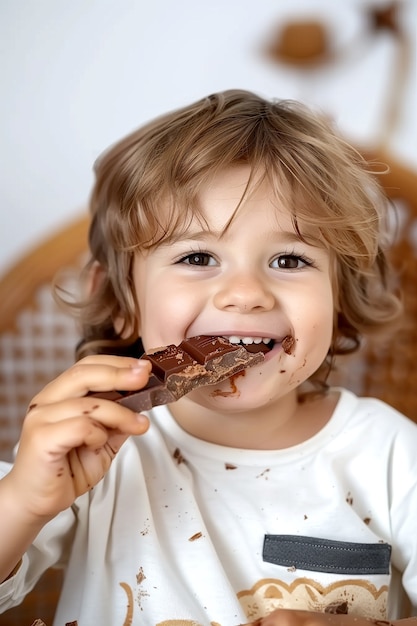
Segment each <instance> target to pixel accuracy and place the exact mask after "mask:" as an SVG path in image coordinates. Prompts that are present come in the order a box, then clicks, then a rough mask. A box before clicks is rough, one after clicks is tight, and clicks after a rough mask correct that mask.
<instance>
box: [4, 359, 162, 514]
mask: <svg viewBox="0 0 417 626" xmlns="http://www.w3.org/2000/svg"><path fill="white" fill-rule="evenodd" d="M150 369H151V366H150V363H149V362H148V361H146V360H137V359H132V358H127V357H115V356H104V355H100V356H90V357H86V358H85V359H82V360H81V361H79V362H78V363H76V364H75V365H73V367H71V368H70V369H69V370H67V371H66V372H64V373H63V374H61V375H60V376H59V377H58V378H56V379H55V380H54V381H52V382H51V383H49V385H47V386H46V387H45V388H44V389H43V390H42V391H41V392H40V393H39V394H38V395H37V396H35V398H34V399H33V401H32V403H31V405H30V407H29V410H28V414H27V416H26V418H25V421H24V423H23V429H22V434H21V439H20V443H19V448H18V452H17V456H16V461H15V464H14V467H13V469H12V470H11V472H10V474H9V475H8V476H7V477H6V478H5V479H4V480H6V481H8V482H9V490H10V489H12V493H13V499H14V501H15V503H16V505H17V506H19V507H21V508H20V510H21V512H22V514H23V515H25V517H26V519H29V520H30V519H32V520H36V519H38V520H40V519H46V520H47V519H50V518H52V517H54V516H55V515H56V514H57V513H59V512H60V511H62V510H64V509H66V508H67V507H69V506H70V505H71V504H72V503H73V502H74V500H75V498H77V497H78V496H80V495H82V494H83V493H85V492H86V491H88V490H89V489H91V488H92V487H94V485H96V484H97V483H98V482H99V481H100V480H101V479H102V478H103V476H104V474H105V473H106V472H107V470H108V469H109V467H110V465H111V462H112V460H113V458H114V456H115V454H116V453H117V451H118V450H119V448H120V447H121V445H122V444H123V443H124V441H125V440H126V439H127V437H128V436H129V435H141V434H143V433H144V432H145V431H146V430H147V428H148V426H149V423H148V420H147V418H146V417H144V416H141V415H137V414H135V413H134V412H133V411H131V410H130V409H127V408H126V407H123V406H121V405H119V404H117V403H115V402H112V401H109V400H103V399H99V398H96V397H93V396H87V395H86V394H87V393H88V392H89V391H109V390H113V389H122V390H135V389H140V388H142V387H143V386H145V385H146V383H147V381H148V378H149V373H150Z"/></svg>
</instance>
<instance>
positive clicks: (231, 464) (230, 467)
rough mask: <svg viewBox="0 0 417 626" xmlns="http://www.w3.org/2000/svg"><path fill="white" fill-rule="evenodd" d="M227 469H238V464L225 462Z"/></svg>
mask: <svg viewBox="0 0 417 626" xmlns="http://www.w3.org/2000/svg"><path fill="white" fill-rule="evenodd" d="M224 467H225V469H227V470H234V469H237V465H233V463H225V464H224Z"/></svg>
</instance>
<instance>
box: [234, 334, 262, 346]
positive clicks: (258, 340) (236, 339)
mask: <svg viewBox="0 0 417 626" xmlns="http://www.w3.org/2000/svg"><path fill="white" fill-rule="evenodd" d="M228 340H229V341H230V343H243V344H245V345H249V344H251V343H261V342H263V343H269V342H270V341H272V339H271V338H270V337H238V336H237V335H232V336H231V337H228Z"/></svg>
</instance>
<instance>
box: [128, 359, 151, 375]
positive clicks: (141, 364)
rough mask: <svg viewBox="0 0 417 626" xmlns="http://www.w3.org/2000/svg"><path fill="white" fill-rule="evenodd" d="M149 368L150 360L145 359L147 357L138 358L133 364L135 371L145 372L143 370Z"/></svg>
mask: <svg viewBox="0 0 417 626" xmlns="http://www.w3.org/2000/svg"><path fill="white" fill-rule="evenodd" d="M148 368H149V361H145V359H138V360H137V361H136V363H135V364H134V365H132V370H133V371H134V372H143V370H147V369H148Z"/></svg>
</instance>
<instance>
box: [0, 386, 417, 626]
mask: <svg viewBox="0 0 417 626" xmlns="http://www.w3.org/2000/svg"><path fill="white" fill-rule="evenodd" d="M149 415H150V419H151V427H150V429H149V431H148V432H147V433H146V434H145V435H143V436H141V437H131V438H130V439H129V440H128V441H127V442H126V443H125V444H124V446H123V447H122V449H121V450H120V452H119V453H118V455H117V456H116V458H115V460H114V461H113V464H112V466H111V468H110V470H109V472H108V474H107V475H106V477H105V478H104V479H103V481H101V482H100V483H99V484H98V485H97V486H96V487H95V488H94V489H93V490H92V491H91V492H90V493H88V494H86V495H84V496H82V497H81V498H79V499H78V500H77V502H76V504H75V505H74V506H73V507H72V508H71V509H69V510H67V511H64V512H63V513H62V514H60V515H59V516H58V517H57V518H55V519H54V520H52V521H51V522H50V523H49V524H48V525H47V526H46V527H45V528H44V529H43V531H42V532H41V533H40V535H39V536H38V538H37V540H36V542H35V544H34V545H33V546H32V548H31V549H30V550H29V551H28V553H27V554H26V555H25V557H24V559H23V564H22V566H21V568H20V569H19V571H18V572H17V574H16V575H15V576H14V577H12V578H11V579H9V580H7V581H6V582H5V583H3V584H2V585H1V586H0V611H4V610H6V609H7V608H9V607H11V606H13V605H15V604H17V603H18V602H19V601H20V600H21V599H22V597H23V596H24V595H25V593H27V591H28V590H29V587H30V586H31V585H33V583H34V581H35V580H36V579H37V578H38V577H39V575H40V574H41V572H42V571H43V570H44V569H45V568H46V567H48V566H49V565H51V564H53V563H56V562H57V561H64V562H65V563H66V568H67V572H66V578H65V583H64V589H63V592H62V597H61V602H60V605H59V608H58V611H57V615H56V618H55V622H54V623H55V625H56V626H63V624H65V623H66V622H69V621H74V620H78V625H79V626H97V625H98V624H100V626H126V625H130V624H132V625H133V626H139V625H141V626H142V625H149V626H151V625H152V626H156V625H158V626H162V625H164V626H170V625H172V626H174V625H175V626H178V625H179V624H181V625H186V626H196V625H202V626H210V625H211V624H216V625H218V626H235V625H237V624H240V623H245V622H248V621H251V620H254V619H256V618H258V617H261V616H264V615H266V614H267V613H269V612H271V611H272V610H274V609H275V608H279V607H286V608H295V609H307V610H313V611H314V610H317V611H326V610H327V611H335V610H338V611H348V612H349V613H350V614H355V613H356V614H361V615H364V616H368V617H373V618H375V619H384V618H386V617H387V615H389V617H391V618H393V617H398V616H400V611H401V602H402V599H403V598H402V595H403V592H404V591H405V592H406V594H407V595H408V599H409V602H410V603H411V605H412V607H413V609H412V610H413V612H414V614H417V532H416V529H417V425H416V424H414V423H413V422H411V421H409V420H407V419H406V418H405V417H404V416H402V415H400V414H399V413H397V412H396V411H395V410H393V409H392V408H390V407H388V406H387V405H385V404H383V403H381V402H380V401H378V400H373V399H358V398H357V397H356V396H354V395H353V394H352V393H350V392H348V391H342V392H341V396H340V400H339V402H338V405H337V407H336V409H335V411H334V414H333V416H332V418H331V419H330V421H329V422H328V423H327V424H326V426H325V427H324V428H323V429H322V430H321V431H320V432H318V433H317V434H316V435H315V436H313V437H312V438H311V439H309V440H307V441H305V442H304V443H301V444H299V445H296V446H293V447H291V448H287V449H284V450H276V451H274V450H241V449H237V448H228V447H224V446H219V445H215V444H212V443H208V442H205V441H202V440H199V439H196V438H195V437H192V436H190V435H189V434H187V433H186V432H184V431H183V430H182V429H181V428H180V427H179V426H178V424H177V423H176V422H175V420H174V419H173V417H172V415H171V414H170V412H169V409H168V408H167V407H165V406H164V407H158V408H156V409H154V410H152V411H151V412H150V413H149ZM196 419H198V417H197V416H196ZM8 469H9V467H8V466H7V464H3V465H2V466H1V467H0V470H2V473H3V474H4V473H5V472H7V471H8ZM40 617H42V616H40Z"/></svg>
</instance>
